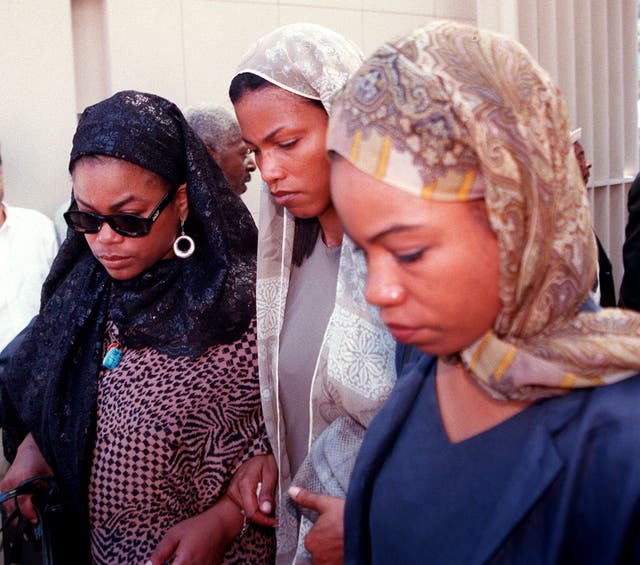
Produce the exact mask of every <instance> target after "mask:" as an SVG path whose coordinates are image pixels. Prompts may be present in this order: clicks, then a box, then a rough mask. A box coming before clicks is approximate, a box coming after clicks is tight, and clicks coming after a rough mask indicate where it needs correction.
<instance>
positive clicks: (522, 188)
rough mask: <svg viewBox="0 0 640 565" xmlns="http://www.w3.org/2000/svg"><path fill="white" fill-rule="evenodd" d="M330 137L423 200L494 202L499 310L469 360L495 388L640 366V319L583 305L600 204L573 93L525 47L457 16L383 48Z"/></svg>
mask: <svg viewBox="0 0 640 565" xmlns="http://www.w3.org/2000/svg"><path fill="white" fill-rule="evenodd" d="M327 145H328V148H329V149H330V150H333V151H335V152H337V153H338V154H340V155H342V156H343V157H345V158H347V159H348V160H350V162H351V163H352V164H353V165H355V166H356V167H357V168H358V169H360V170H362V171H363V172H365V173H367V174H369V175H372V176H374V177H375V178H377V179H379V180H381V181H382V182H385V183H387V184H389V185H392V186H395V187H398V188H401V189H404V190H406V191H408V192H410V193H412V194H415V195H416V196H419V197H422V198H425V199H433V200H441V201H460V200H470V199H477V198H484V199H485V202H486V209H487V214H488V217H489V221H490V223H491V226H492V228H493V231H494V232H495V234H496V236H497V238H498V246H499V250H500V277H501V278H500V298H501V302H502V308H501V311H500V313H499V315H498V317H497V319H496V321H495V325H494V327H493V329H492V330H491V331H489V332H487V334H486V335H484V336H483V337H482V338H481V339H479V340H478V341H477V342H475V343H473V344H471V345H470V346H469V347H467V348H466V349H464V350H463V351H461V352H460V353H459V358H460V359H462V362H463V363H464V364H465V366H466V367H467V369H468V370H469V371H470V372H471V373H472V374H473V375H474V377H475V378H476V379H477V380H478V382H479V383H480V384H481V385H482V386H483V387H484V388H485V389H486V390H487V391H488V392H489V393H490V394H491V395H493V396H495V397H497V398H505V399H532V398H537V397H541V396H551V395H556V394H562V393H563V392H566V391H567V390H568V389H571V388H575V387H590V386H598V385H604V384H609V383H614V382H616V381H619V380H622V379H625V378H627V377H629V376H631V375H633V374H635V373H637V372H638V371H639V370H640V315H638V314H636V313H633V312H630V311H625V310H620V309H604V310H600V311H585V309H582V310H581V307H582V306H583V305H584V303H585V301H586V300H587V298H588V293H589V289H590V287H591V285H592V283H593V280H594V278H595V264H596V260H595V257H596V247H595V242H594V237H593V233H592V229H591V215H590V210H589V205H588V202H587V198H586V194H585V190H584V185H583V183H582V180H581V178H580V174H579V170H578V166H577V163H576V159H575V155H574V152H573V147H572V145H571V143H570V142H569V123H568V116H567V111H566V108H565V103H564V100H563V98H562V95H561V93H560V91H559V89H558V88H557V87H556V86H555V85H554V84H553V82H552V81H551V79H550V77H549V76H548V75H547V73H546V72H545V71H544V70H542V69H541V68H540V67H539V66H538V64H537V63H536V62H535V61H534V60H533V59H532V58H531V56H530V55H529V53H528V52H527V51H526V50H525V49H524V47H522V45H520V44H519V43H517V42H516V41H513V40H511V39H509V38H507V37H504V36H502V35H499V34H496V33H491V32H488V31H483V30H479V29H477V28H475V27H472V26H468V25H463V24H457V23H453V22H434V23H432V24H430V25H428V26H426V27H424V28H421V29H418V30H416V31H415V32H413V33H412V34H410V35H408V36H406V37H404V38H402V39H399V40H397V41H395V42H392V43H388V44H385V45H384V46H382V47H381V48H380V49H378V50H377V51H376V52H375V54H374V55H372V56H371V58H369V59H368V60H367V61H366V62H365V64H364V65H363V66H362V68H361V69H360V70H359V71H358V72H357V73H356V74H355V75H354V77H353V78H352V79H351V80H350V81H349V82H348V83H347V86H346V88H345V91H344V92H343V94H342V95H341V96H340V97H339V99H338V100H337V101H336V104H335V108H334V114H333V116H332V118H331V120H330V125H329V133H328V142H327ZM478 171H479V172H480V173H481V175H478V174H477V172H478ZM454 291H455V290H454Z"/></svg>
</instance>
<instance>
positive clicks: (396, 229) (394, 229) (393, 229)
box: [367, 224, 423, 243]
mask: <svg viewBox="0 0 640 565" xmlns="http://www.w3.org/2000/svg"><path fill="white" fill-rule="evenodd" d="M421 227H423V224H393V225H392V226H389V227H388V228H386V229H384V230H382V231H381V232H378V233H376V234H374V235H372V236H371V237H369V238H367V241H368V242H369V243H376V242H377V241H380V240H381V239H382V238H384V237H386V236H388V235H391V234H394V233H401V232H405V231H410V230H415V229H419V228H421Z"/></svg>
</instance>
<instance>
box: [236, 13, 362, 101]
mask: <svg viewBox="0 0 640 565" xmlns="http://www.w3.org/2000/svg"><path fill="white" fill-rule="evenodd" d="M361 62H362V55H361V53H360V50H359V49H358V48H357V47H356V46H355V45H354V44H353V43H351V42H350V41H349V40H347V39H346V38H345V37H344V36H342V35H340V34H339V33H337V32H335V31H333V30H331V29H328V28H326V27H323V26H319V25H316V24H308V23H295V24H289V25H286V26H282V27H280V28H278V29H276V30H274V31H272V32H271V33H269V34H267V35H265V36H264V37H262V38H260V39H259V40H258V41H257V42H256V43H255V45H254V46H253V47H252V48H251V50H250V51H249V52H248V53H247V54H246V55H245V56H244V57H243V59H242V61H240V64H239V65H238V70H237V71H236V74H241V73H252V74H254V75H257V76H259V77H262V78H263V79H265V80H267V81H269V82H270V83H272V84H275V85H276V86H279V87H280V88H284V89H285V90H288V91H289V92H293V93H294V94H298V95H299V96H303V97H305V98H310V99H312V100H320V101H321V102H322V105H323V106H324V108H325V110H326V111H327V113H331V101H332V99H333V97H334V96H335V94H336V92H338V90H340V89H341V88H342V86H343V85H344V83H345V82H346V81H347V79H348V78H349V77H350V76H351V75H352V73H353V72H354V71H355V70H356V69H357V68H358V67H359V66H360V63H361Z"/></svg>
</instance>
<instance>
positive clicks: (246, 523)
mask: <svg viewBox="0 0 640 565" xmlns="http://www.w3.org/2000/svg"><path fill="white" fill-rule="evenodd" d="M240 514H241V515H242V528H241V529H240V533H239V534H238V536H237V537H236V541H240V540H241V539H242V538H243V537H244V536H245V534H246V533H247V532H248V531H249V527H250V526H251V522H249V518H247V515H246V513H245V511H244V510H240Z"/></svg>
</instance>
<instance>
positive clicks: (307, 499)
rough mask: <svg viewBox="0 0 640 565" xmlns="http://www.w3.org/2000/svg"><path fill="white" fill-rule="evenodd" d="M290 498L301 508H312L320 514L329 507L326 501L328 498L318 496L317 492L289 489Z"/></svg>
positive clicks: (292, 487)
mask: <svg viewBox="0 0 640 565" xmlns="http://www.w3.org/2000/svg"><path fill="white" fill-rule="evenodd" d="M289 496H290V497H291V498H292V499H293V500H294V501H295V502H297V503H298V504H299V505H300V506H304V507H305V508H310V509H311V510H315V511H316V512H319V513H320V514H322V512H324V511H325V509H326V506H327V505H326V501H325V499H326V498H327V497H326V496H325V495H322V494H316V493H315V492H311V491H309V490H306V489H303V488H300V487H296V486H291V487H289Z"/></svg>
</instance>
